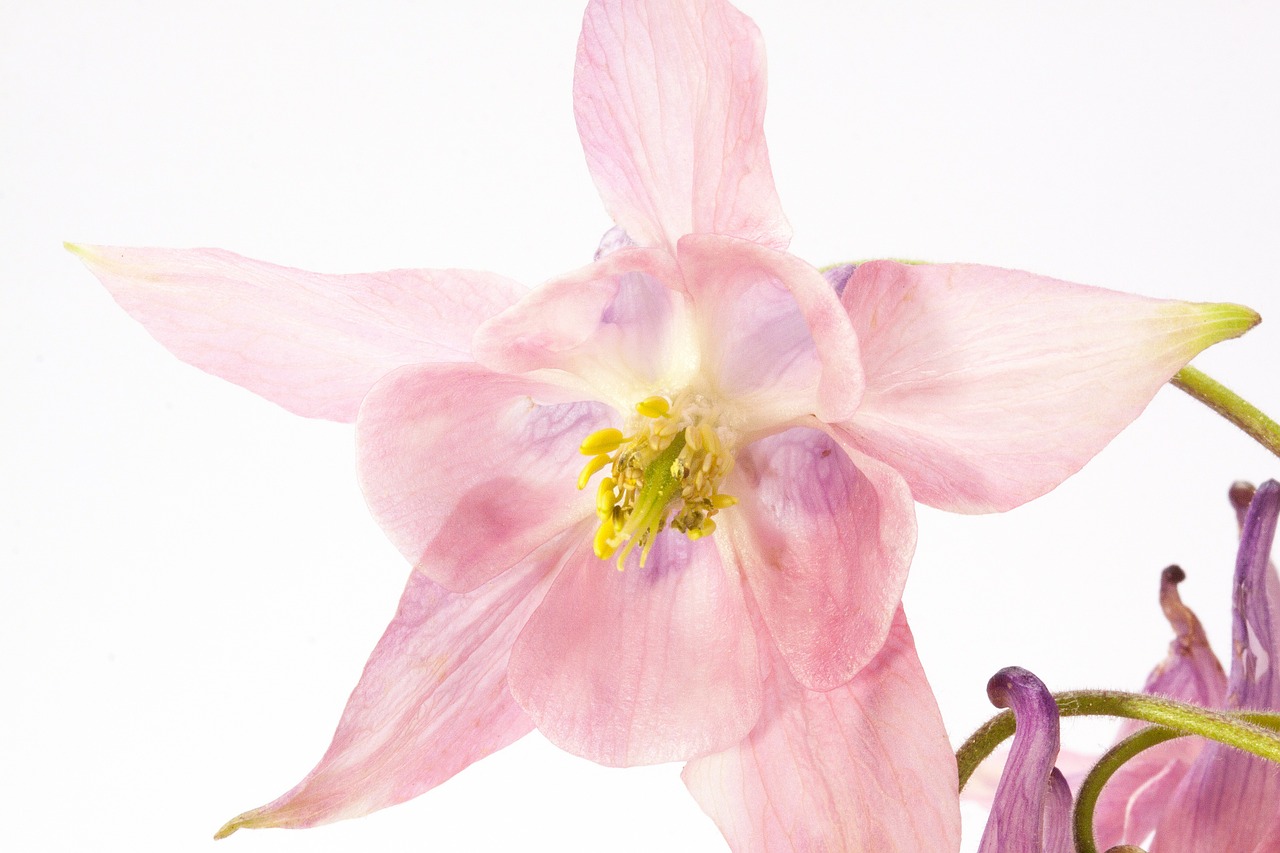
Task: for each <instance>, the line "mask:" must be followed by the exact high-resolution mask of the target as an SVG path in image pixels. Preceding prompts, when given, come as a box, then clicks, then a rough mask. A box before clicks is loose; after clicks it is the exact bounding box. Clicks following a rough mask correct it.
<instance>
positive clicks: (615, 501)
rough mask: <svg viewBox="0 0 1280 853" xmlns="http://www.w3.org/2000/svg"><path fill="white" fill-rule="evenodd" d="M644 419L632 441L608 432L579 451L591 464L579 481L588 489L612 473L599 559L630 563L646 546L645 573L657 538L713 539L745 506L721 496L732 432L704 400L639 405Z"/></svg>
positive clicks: (604, 494)
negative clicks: (670, 534) (719, 517)
mask: <svg viewBox="0 0 1280 853" xmlns="http://www.w3.org/2000/svg"><path fill="white" fill-rule="evenodd" d="M636 412H637V413H638V415H639V417H638V418H636V419H635V420H634V421H633V423H632V424H631V425H630V426H631V430H630V433H631V434H630V435H624V434H623V433H622V431H621V430H617V429H612V428H610V429H602V430H598V431H597V432H593V433H592V434H591V435H589V436H587V437H586V439H585V440H584V441H583V442H582V446H581V447H580V448H579V449H580V450H581V451H582V453H584V454H585V455H587V456H590V457H591V461H590V462H588V463H587V464H586V467H584V468H583V469H582V473H581V474H580V475H579V476H578V488H579V489H585V488H586V487H587V483H588V482H590V480H591V478H592V477H593V476H595V474H596V473H597V472H599V471H601V470H603V469H604V468H606V467H608V468H609V474H608V475H607V476H606V477H605V478H604V479H602V480H601V481H600V485H599V486H598V490H597V492H596V515H598V516H599V517H600V527H599V529H598V530H596V535H595V540H594V546H595V552H596V556H597V557H599V558H600V559H602V560H605V559H608V558H609V557H612V556H613V555H614V554H615V553H616V554H617V555H618V568H619V569H622V566H623V563H624V562H625V561H626V559H627V555H628V554H630V553H631V550H632V549H633V548H635V547H636V546H637V545H639V546H640V548H641V551H640V565H641V566H643V565H644V561H645V559H646V558H647V557H648V556H649V549H650V548H652V547H653V541H654V538H655V537H656V536H657V535H658V533H659V532H661V531H662V530H663V529H664V528H665V527H667V526H668V525H670V526H671V527H672V528H674V529H675V530H679V531H680V532H681V533H683V534H684V535H686V536H688V537H689V538H690V539H701V538H702V537H703V536H710V535H711V533H713V532H714V531H715V529H716V523H715V521H713V520H712V517H713V516H714V515H715V514H716V513H717V512H719V511H720V510H722V509H725V508H726V507H731V506H733V505H734V504H736V503H737V502H738V500H737V498H734V497H733V496H732V495H726V494H721V493H720V491H719V487H720V482H721V481H722V480H723V479H724V477H725V475H726V474H728V473H729V471H730V469H731V468H732V467H733V455H732V454H731V453H730V452H728V451H727V450H726V449H725V443H726V442H725V438H727V437H729V433H728V430H727V429H726V428H724V427H720V426H718V422H719V420H720V418H719V412H718V411H717V410H716V409H715V407H714V406H712V405H711V404H710V402H709V401H708V400H707V399H706V398H705V397H703V396H701V395H695V394H689V393H685V394H682V395H679V396H677V397H676V398H675V402H674V403H673V402H672V401H670V400H668V399H667V398H666V397H649V398H648V399H645V400H641V401H640V402H639V403H637V404H636Z"/></svg>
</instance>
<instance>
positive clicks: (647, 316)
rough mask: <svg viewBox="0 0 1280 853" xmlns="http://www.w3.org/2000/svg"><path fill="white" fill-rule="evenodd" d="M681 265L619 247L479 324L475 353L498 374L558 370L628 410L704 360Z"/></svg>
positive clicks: (665, 256)
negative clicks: (701, 356) (691, 325)
mask: <svg viewBox="0 0 1280 853" xmlns="http://www.w3.org/2000/svg"><path fill="white" fill-rule="evenodd" d="M683 289H684V288H683V284H682V283H681V281H680V271H679V270H678V269H677V268H676V266H675V264H674V263H672V261H671V257H670V256H669V255H668V254H666V253H665V252H659V251H655V250H653V249H637V248H618V249H614V250H611V251H608V252H607V253H605V254H603V255H601V257H600V259H599V260H598V261H596V262H595V263H591V264H588V265H587V266H585V267H583V268H581V269H579V270H576V271H574V272H572V273H569V274H568V275H565V276H562V277H561V278H558V279H554V280H552V281H550V282H548V283H547V284H544V285H543V286H542V287H539V288H537V289H536V290H534V291H533V292H531V293H530V294H529V295H528V296H527V297H525V298H524V299H522V300H521V301H520V302H518V303H516V304H515V305H513V306H512V307H511V308H509V309H508V310H506V311H504V312H503V313H501V314H499V315H497V316H495V317H493V318H492V319H490V320H489V321H488V322H486V323H484V324H483V325H482V326H480V328H479V330H478V331H477V332H476V335H475V338H474V340H473V347H474V351H475V354H476V360H477V361H479V362H480V363H481V364H483V365H485V366H486V367H489V368H491V369H492V370H496V371H499V372H502V373H528V372H530V371H534V370H557V371H563V372H565V373H568V374H570V375H571V376H574V377H577V378H579V379H581V380H582V382H581V383H580V387H582V388H583V389H589V390H590V392H591V393H592V394H594V395H595V396H597V397H598V398H600V399H604V400H607V401H608V402H610V403H612V404H613V405H614V406H615V407H617V408H619V409H621V410H629V409H630V408H631V406H632V405H634V404H635V402H636V401H637V400H639V399H643V398H644V397H646V396H648V395H649V394H651V393H653V389H654V387H655V386H657V385H661V384H664V383H672V382H674V383H676V387H679V385H680V384H681V383H683V382H685V381H687V380H688V378H689V377H690V376H692V375H693V373H694V372H695V371H696V370H697V368H698V351H697V340H696V338H695V337H694V334H693V331H692V329H691V327H690V322H691V321H690V317H689V310H688V307H687V304H686V303H687V301H688V300H687V297H686V296H685V295H684V293H683Z"/></svg>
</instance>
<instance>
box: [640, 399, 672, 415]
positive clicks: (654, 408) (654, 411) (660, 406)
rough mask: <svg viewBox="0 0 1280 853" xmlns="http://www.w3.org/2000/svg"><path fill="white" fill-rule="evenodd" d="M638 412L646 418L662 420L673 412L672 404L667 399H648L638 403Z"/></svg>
mask: <svg viewBox="0 0 1280 853" xmlns="http://www.w3.org/2000/svg"><path fill="white" fill-rule="evenodd" d="M636 411H637V412H639V413H640V414H642V415H644V416H645V417H646V418H660V417H662V416H663V415H665V414H666V413H667V412H669V411H671V403H670V402H669V401H668V400H667V398H666V397H646V398H645V399H643V400H641V401H640V402H639V403H636Z"/></svg>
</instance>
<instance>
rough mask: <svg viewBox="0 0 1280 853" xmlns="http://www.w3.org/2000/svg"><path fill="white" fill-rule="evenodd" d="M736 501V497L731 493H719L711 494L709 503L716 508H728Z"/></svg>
mask: <svg viewBox="0 0 1280 853" xmlns="http://www.w3.org/2000/svg"><path fill="white" fill-rule="evenodd" d="M737 502H738V499H737V498H735V497H734V496H733V495H724V494H721V495H712V496H711V505H712V506H713V507H715V508H716V509H728V508H729V507H731V506H733V505H734V504H736V503H737Z"/></svg>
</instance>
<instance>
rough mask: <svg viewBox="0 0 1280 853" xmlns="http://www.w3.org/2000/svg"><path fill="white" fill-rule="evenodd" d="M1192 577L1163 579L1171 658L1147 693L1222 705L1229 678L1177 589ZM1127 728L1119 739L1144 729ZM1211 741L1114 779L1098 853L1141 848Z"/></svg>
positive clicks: (1100, 812)
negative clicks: (1127, 845)
mask: <svg viewBox="0 0 1280 853" xmlns="http://www.w3.org/2000/svg"><path fill="white" fill-rule="evenodd" d="M1185 577H1186V575H1185V574H1184V573H1183V571H1182V570H1181V569H1179V568H1178V567H1177V566H1170V567H1169V568H1167V569H1165V570H1164V572H1162V573H1161V576H1160V607H1161V608H1162V609H1163V610H1164V614H1165V617H1166V618H1167V619H1168V620H1169V624H1170V625H1171V626H1172V627H1173V630H1174V638H1173V640H1172V642H1170V643H1169V654H1168V656H1167V657H1166V658H1165V659H1164V661H1162V662H1161V663H1160V665H1159V666H1157V667H1156V668H1155V669H1154V670H1152V672H1151V674H1150V675H1149V676H1148V677H1147V683H1146V686H1145V687H1144V688H1143V691H1144V692H1146V693H1150V694H1154V695H1158V696H1167V697H1169V698H1170V699H1177V700H1179V701H1182V702H1191V703H1193V704H1196V705H1200V706H1201V707H1205V708H1218V707H1221V706H1222V701H1223V697H1224V696H1225V694H1226V690H1227V676H1226V674H1225V673H1223V671H1222V665H1221V664H1219V663H1218V659H1217V657H1215V656H1214V654H1213V650H1212V649H1210V648H1209V640H1208V638H1207V637H1206V636H1205V633H1204V628H1203V627H1202V626H1201V624H1200V620H1199V619H1198V618H1196V615H1195V613H1193V612H1192V611H1191V608H1189V607H1187V606H1186V605H1185V604H1183V603H1182V598H1181V596H1179V595H1178V588H1177V585H1178V584H1179V583H1181V582H1182V580H1183V579H1184V578H1185ZM1144 725H1145V724H1143V723H1140V722H1130V723H1126V724H1125V725H1124V726H1122V727H1121V729H1120V732H1119V734H1117V736H1116V740H1117V741H1119V740H1122V739H1123V738H1126V737H1128V736H1129V735H1131V734H1133V733H1134V732H1136V731H1137V730H1138V729H1140V728H1142V727H1143V726H1144ZM1204 745H1205V742H1204V741H1203V740H1201V739H1199V738H1192V737H1184V738H1178V739H1176V740H1172V741H1168V742H1166V743H1163V744H1160V745H1158V746H1155V747H1152V748H1151V749H1148V750H1146V751H1144V752H1142V753H1141V754H1139V755H1138V756H1136V757H1135V758H1133V759H1131V760H1130V761H1128V762H1126V763H1125V765H1124V766H1123V767H1121V768H1120V770H1118V771H1117V772H1116V774H1115V775H1114V776H1112V777H1111V779H1110V781H1109V782H1107V786H1106V787H1105V788H1103V790H1102V795H1101V797H1099V799H1098V803H1097V807H1096V811H1095V812H1094V820H1093V825H1094V835H1095V839H1096V840H1097V842H1098V848H1099V849H1101V850H1106V849H1107V848H1109V847H1112V846H1114V845H1117V844H1121V843H1123V842H1128V843H1130V844H1141V843H1142V842H1143V841H1145V840H1146V838H1147V836H1148V835H1150V834H1151V832H1152V831H1154V830H1155V828H1156V824H1157V823H1158V822H1159V820H1160V816H1161V815H1162V814H1164V811H1165V809H1167V808H1168V806H1169V800H1170V797H1171V796H1172V795H1173V792H1174V791H1175V790H1176V789H1177V787H1178V784H1179V783H1180V782H1181V781H1182V777H1183V776H1185V775H1186V773H1187V770H1188V769H1190V767H1191V764H1192V762H1193V761H1195V758H1196V756H1197V755H1198V754H1199V753H1200V750H1201V749H1202V748H1203V747H1204Z"/></svg>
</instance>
